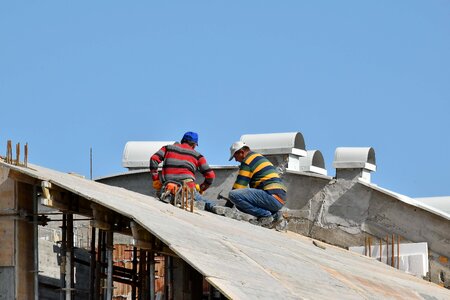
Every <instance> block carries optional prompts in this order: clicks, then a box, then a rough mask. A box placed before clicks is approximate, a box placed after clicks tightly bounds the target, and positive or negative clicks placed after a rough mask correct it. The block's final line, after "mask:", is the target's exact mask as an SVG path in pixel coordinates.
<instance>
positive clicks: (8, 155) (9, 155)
mask: <svg viewBox="0 0 450 300" xmlns="http://www.w3.org/2000/svg"><path fill="white" fill-rule="evenodd" d="M11 161H12V147H11V140H8V141H7V143H6V163H7V164H10V163H11Z"/></svg>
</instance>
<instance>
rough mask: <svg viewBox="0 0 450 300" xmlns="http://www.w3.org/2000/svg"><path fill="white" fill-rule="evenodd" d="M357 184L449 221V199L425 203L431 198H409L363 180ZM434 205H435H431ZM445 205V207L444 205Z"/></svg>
mask: <svg viewBox="0 0 450 300" xmlns="http://www.w3.org/2000/svg"><path fill="white" fill-rule="evenodd" d="M359 183H361V184H363V185H365V186H368V187H370V188H372V189H374V190H377V191H379V192H382V193H384V194H387V195H389V196H391V197H394V198H396V199H397V200H400V201H402V202H404V203H406V204H409V205H412V206H414V207H417V208H420V209H423V210H425V211H428V212H431V213H433V214H435V215H438V216H440V217H442V218H444V219H447V220H450V197H437V198H444V199H445V198H446V199H447V201H448V202H445V201H444V199H436V200H435V201H425V199H432V198H415V199H414V198H410V197H408V196H405V195H402V194H399V193H396V192H393V191H390V190H388V189H385V188H382V187H379V186H378V185H376V184H373V183H368V182H366V181H364V180H359ZM439 203H442V204H441V205H438V204H439ZM433 204H435V205H433ZM445 204H446V205H445Z"/></svg>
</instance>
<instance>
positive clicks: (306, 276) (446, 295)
mask: <svg viewBox="0 0 450 300" xmlns="http://www.w3.org/2000/svg"><path fill="white" fill-rule="evenodd" d="M0 167H6V168H9V169H14V170H16V171H18V172H20V173H22V174H25V175H26V176H30V177H33V178H36V179H38V180H42V181H49V182H51V183H52V184H54V185H56V186H59V187H61V188H63V189H65V190H67V191H70V192H72V193H74V194H77V195H80V196H82V197H83V198H86V199H88V200H90V201H92V202H95V203H98V204H100V205H102V206H105V207H108V208H110V209H112V210H114V211H116V212H118V213H120V214H122V215H124V216H127V217H129V218H131V219H133V220H134V221H135V222H137V223H139V224H140V225H142V226H143V227H144V228H146V229H147V230H148V231H149V232H151V233H152V234H154V235H155V236H157V237H158V238H159V239H160V240H161V241H163V242H164V243H165V244H166V245H168V246H169V247H170V248H171V249H172V250H173V251H174V252H175V253H176V254H177V255H179V256H180V257H181V258H182V259H183V260H184V261H186V262H187V263H188V264H190V265H191V266H192V267H194V268H195V269H196V270H198V271H199V272H200V273H201V274H203V275H204V276H205V278H206V280H207V281H208V282H210V283H211V284H212V285H213V286H215V287H216V288H217V289H219V290H220V291H221V292H222V293H223V294H224V295H226V296H227V297H229V298H232V299H299V298H314V299H330V298H333V299H336V298H341V299H361V298H374V299H375V298H377V299H378V298H405V299H406V298H407V299H431V298H433V299H450V291H449V290H446V289H444V288H441V287H439V286H437V285H435V284H432V283H429V282H426V281H424V280H422V279H419V278H416V277H413V276H412V275H408V274H405V273H403V272H401V271H398V270H396V269H393V268H391V267H389V266H387V265H385V264H383V263H380V262H378V261H376V260H374V259H371V258H367V257H364V256H360V255H357V254H354V253H350V252H349V251H347V250H344V249H340V248H337V247H333V246H330V245H326V244H322V245H323V246H324V247H325V249H323V248H321V247H317V246H316V245H317V244H319V245H320V244H321V243H320V242H315V243H316V245H314V244H313V240H311V239H309V238H306V237H303V236H301V235H298V234H295V233H291V232H287V233H280V232H277V231H274V230H269V229H265V228H261V227H258V226H254V225H251V224H249V223H247V222H242V221H236V220H232V219H228V218H225V217H221V216H217V215H214V214H211V213H208V212H204V211H196V212H194V213H189V212H186V211H183V210H181V209H179V208H176V207H174V206H171V205H168V204H164V203H162V202H160V201H158V200H156V199H155V198H153V197H149V196H145V195H142V194H139V193H135V192H132V191H128V190H125V189H122V188H117V187H113V186H107V185H105V184H101V183H98V182H94V181H91V180H87V179H84V178H80V177H77V176H73V175H69V174H65V173H61V172H57V171H54V170H50V169H46V168H43V167H40V166H36V165H30V164H29V168H23V167H17V166H11V165H7V164H5V163H3V162H1V161H0ZM7 171H8V170H7V169H6V172H7ZM1 173H3V174H4V172H1ZM3 178H4V177H3Z"/></svg>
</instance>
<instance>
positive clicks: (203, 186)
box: [199, 183, 209, 194]
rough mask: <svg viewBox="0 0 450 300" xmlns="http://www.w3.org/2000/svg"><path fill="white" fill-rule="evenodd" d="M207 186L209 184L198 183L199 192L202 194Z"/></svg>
mask: <svg viewBox="0 0 450 300" xmlns="http://www.w3.org/2000/svg"><path fill="white" fill-rule="evenodd" d="M208 187H209V185H207V184H205V183H202V184H200V192H199V193H200V194H203V193H204V192H205V191H206V189H207V188H208Z"/></svg>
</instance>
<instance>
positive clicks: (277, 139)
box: [241, 132, 306, 156]
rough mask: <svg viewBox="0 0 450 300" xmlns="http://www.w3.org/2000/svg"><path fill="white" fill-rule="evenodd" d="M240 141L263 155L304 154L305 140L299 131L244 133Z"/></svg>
mask: <svg viewBox="0 0 450 300" xmlns="http://www.w3.org/2000/svg"><path fill="white" fill-rule="evenodd" d="M241 141H242V142H244V143H246V144H247V145H248V146H249V147H250V149H251V150H253V151H256V152H259V153H261V154H263V155H277V154H295V155H298V156H306V150H305V141H304V139H303V135H302V134H301V133H300V132H287V133H265V134H244V135H242V136H241Z"/></svg>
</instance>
